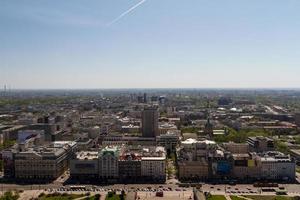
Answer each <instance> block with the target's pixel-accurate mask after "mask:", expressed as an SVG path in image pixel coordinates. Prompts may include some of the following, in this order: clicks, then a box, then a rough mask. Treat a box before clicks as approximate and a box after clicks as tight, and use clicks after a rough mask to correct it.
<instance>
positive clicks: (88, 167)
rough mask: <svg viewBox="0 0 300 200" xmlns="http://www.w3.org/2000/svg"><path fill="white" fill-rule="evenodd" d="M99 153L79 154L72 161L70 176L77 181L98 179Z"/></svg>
mask: <svg viewBox="0 0 300 200" xmlns="http://www.w3.org/2000/svg"><path fill="white" fill-rule="evenodd" d="M98 164H99V160H98V151H81V152H77V153H76V155H75V156H74V158H72V159H71V160H70V175H71V177H72V178H75V179H79V180H82V179H97V178H98V173H99V167H98Z"/></svg>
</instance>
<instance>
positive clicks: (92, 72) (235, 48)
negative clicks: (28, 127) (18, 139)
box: [0, 0, 300, 90]
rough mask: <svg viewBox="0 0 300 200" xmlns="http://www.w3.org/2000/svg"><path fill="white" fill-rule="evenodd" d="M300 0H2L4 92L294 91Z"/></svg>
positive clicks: (0, 79)
mask: <svg viewBox="0 0 300 200" xmlns="http://www.w3.org/2000/svg"><path fill="white" fill-rule="evenodd" d="M299 10H300V1H297V0H286V1H280V0H265V1H260V0H252V1H240V0H228V1H223V0H214V1H207V0H191V1H188V2H187V1H179V0H164V1H161V0H126V1H123V0H109V1H107V0H100V1H99V0H91V1H89V2H88V3H87V2H85V1H82V0H74V1H67V0H62V1H59V4H58V3H57V2H56V1H50V0H46V1H42V2H41V1H35V0H28V1H17V0H9V1H0V25H1V29H0V44H1V45H0V90H2V89H3V87H4V85H7V87H9V88H12V89H129V88H136V89H143V88H149V89H155V88H163V89H168V88H175V89H178V88H182V89H184V88H187V89H194V88H200V89H201V88H203V89H298V88H300V79H299V74H300V67H299V65H300V12H299Z"/></svg>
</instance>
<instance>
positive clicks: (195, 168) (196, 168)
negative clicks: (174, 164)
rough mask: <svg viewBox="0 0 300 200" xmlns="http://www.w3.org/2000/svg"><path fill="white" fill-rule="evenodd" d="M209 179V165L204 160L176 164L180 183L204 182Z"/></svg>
mask: <svg viewBox="0 0 300 200" xmlns="http://www.w3.org/2000/svg"><path fill="white" fill-rule="evenodd" d="M208 177H209V165H208V163H207V162H206V161H205V160H200V161H180V162H178V178H179V180H181V181H185V180H197V181H204V180H207V179H208Z"/></svg>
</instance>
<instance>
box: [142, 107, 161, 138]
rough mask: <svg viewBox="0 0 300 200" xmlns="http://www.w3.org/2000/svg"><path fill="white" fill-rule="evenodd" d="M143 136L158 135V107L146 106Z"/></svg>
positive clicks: (143, 115) (143, 113)
mask: <svg viewBox="0 0 300 200" xmlns="http://www.w3.org/2000/svg"><path fill="white" fill-rule="evenodd" d="M142 132H143V137H156V136H157V135H158V111H157V108H153V107H149V108H144V110H143V111H142Z"/></svg>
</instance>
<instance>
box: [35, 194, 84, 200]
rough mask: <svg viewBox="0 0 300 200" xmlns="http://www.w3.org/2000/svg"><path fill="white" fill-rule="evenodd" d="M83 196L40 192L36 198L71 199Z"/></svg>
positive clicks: (47, 199)
mask: <svg viewBox="0 0 300 200" xmlns="http://www.w3.org/2000/svg"><path fill="white" fill-rule="evenodd" d="M83 196H84V194H55V193H54V194H42V195H40V196H39V197H38V200H72V199H76V198H79V197H83Z"/></svg>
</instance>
